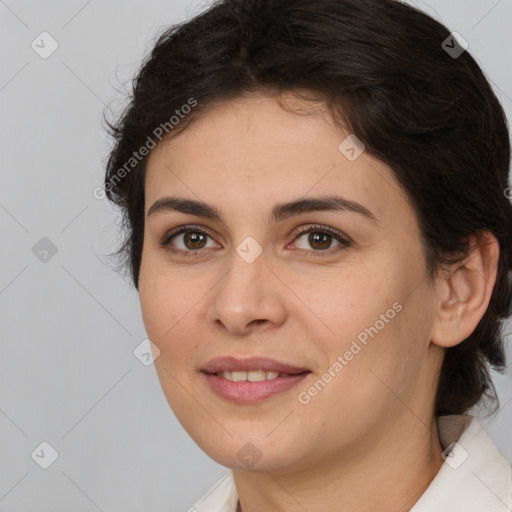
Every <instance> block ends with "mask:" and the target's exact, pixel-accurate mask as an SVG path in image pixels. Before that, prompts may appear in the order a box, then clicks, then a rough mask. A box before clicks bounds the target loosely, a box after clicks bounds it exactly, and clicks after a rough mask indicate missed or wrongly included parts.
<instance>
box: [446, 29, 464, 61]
mask: <svg viewBox="0 0 512 512" xmlns="http://www.w3.org/2000/svg"><path fill="white" fill-rule="evenodd" d="M468 47H469V43H468V42H467V41H466V40H465V39H464V38H463V37H462V36H461V35H460V34H459V33H458V32H452V33H451V34H450V35H449V36H448V37H447V38H446V39H445V40H444V41H443V42H442V43H441V48H442V49H443V50H444V51H445V52H446V53H447V54H448V55H449V56H450V57H451V58H452V59H457V58H458V57H460V56H461V55H462V54H463V53H464V52H465V51H466V50H467V49H468Z"/></svg>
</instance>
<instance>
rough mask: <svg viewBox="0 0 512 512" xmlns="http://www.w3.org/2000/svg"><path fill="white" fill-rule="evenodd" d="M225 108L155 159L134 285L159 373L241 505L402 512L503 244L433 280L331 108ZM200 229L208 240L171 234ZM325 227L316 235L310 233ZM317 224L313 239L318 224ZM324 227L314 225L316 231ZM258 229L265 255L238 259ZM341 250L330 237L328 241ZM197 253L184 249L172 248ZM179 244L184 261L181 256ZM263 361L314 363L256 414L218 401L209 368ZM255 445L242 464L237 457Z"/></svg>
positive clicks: (377, 171) (397, 211)
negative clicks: (181, 208)
mask: <svg viewBox="0 0 512 512" xmlns="http://www.w3.org/2000/svg"><path fill="white" fill-rule="evenodd" d="M282 99H284V100H286V104H287V105H288V106H289V107H291V108H292V109H295V110H297V109H301V111H300V114H298V113H296V112H295V111H293V112H288V111H286V110H284V109H283V108H281V107H280V106H279V104H278V103H277V101H276V99H275V98H273V97H270V96H264V95H255V96H246V97H243V98H239V99H237V100H235V101H230V102H229V103H223V104H221V105H219V106H217V107H215V109H213V110H211V111H209V112H208V113H207V114H206V115H202V116H201V117H200V118H198V119H197V120H196V122H195V123H193V124H191V125H190V126H189V127H187V129H185V130H184V131H183V132H182V133H180V134H179V135H177V136H174V137H173V138H172V139H170V140H168V141H166V143H165V144H164V143H163V144H160V145H158V146H157V147H156V148H155V149H154V150H153V151H152V153H151V155H150V156H149V160H148V164H147V176H146V184H145V202H146V221H145V234H144V245H143V255H142V263H141V269H140V282H139V293H140V301H141V308H142V315H143V320H144V324H145V326H146V330H147V333H148V336H149V338H150V339H151V340H152V342H153V343H154V344H155V345H156V346H157V347H158V348H159V350H160V351H161V353H160V355H159V357H158V358H157V359H156V360H155V366H156V369H157V372H158V377H159V380H160V383H161V386H162V389H163V392H164V394H165V396H166V398H167V400H168V403H169V405H170V406H171V408H172V410H173V411H174V413H175V414H176V416H177V418H178V420H179V421H180V423H181V424H182V425H183V427H184V428H185V429H186V430H187V432H188V433H189V434H190V436H191V437H192V438H193V439H194V440H195V442H196V443H197V444H198V445H199V446H200V447H201V448H202V449H203V450H204V451H205V452H206V453H207V454H208V455H209V456H210V457H211V458H213V459H214V460H215V461H217V462H218V463H220V464H222V465H225V466H227V467H230V468H233V471H234V477H235V483H236V486H237V491H238V494H239V500H240V504H241V508H242V510H243V512H256V511H260V510H266V511H269V512H272V511H299V510H300V511H303V510H307V511H308V512H317V511H322V512H328V511H335V510H336V511H338V512H339V511H351V512H363V511H368V512H369V511H374V510H380V511H381V512H385V511H393V512H396V511H398V510H400V511H407V510H410V508H411V507H412V506H413V505H414V503H415V502H416V501H417V500H418V499H419V497H420V496H421V494H422V493H423V492H424V490H425V489H426V487H427V486H428V485H429V483H430V482H431V480H432V479H433V478H434V476H435V475H436V473H437V472H438V471H439V469H440V466H441V465H442V463H443V462H444V461H443V458H442V456H441V453H442V447H441V445H440V442H439V437H438V432H437V425H436V419H435V416H434V398H435V390H436V387H437V379H438V374H439V369H440V366H441V363H442V360H443V355H444V351H445V348H447V347H450V346H454V345H456V344H457V343H460V342H461V341H463V340H464V339H465V338H466V337H467V336H468V335H469V334H470V333H471V332H472V331H473V330H474V329H475V327H476V325H477V324H478V321H479V320H480V319H481V317H482V316H483V314H484V313H485V310H486V308H487V305H488V303H489V299H490V295H491V292H492V288H493V286H494V281H495V277H496V266H497V260H498V256H499V248H498V243H497V241H496V239H495V238H494V237H492V235H489V234H487V235H485V237H484V239H483V241H484V242H485V243H481V244H476V242H477V240H476V239H475V248H474V250H473V251H472V253H471V255H470V257H469V258H468V259H467V260H466V261H465V262H464V263H463V264H459V265H457V266H454V267H453V268H447V269H444V271H443V272H442V273H441V274H440V276H439V277H438V278H436V280H435V282H433V283H431V282H429V280H428V279H427V271H426V263H425V257H424V254H423V252H422V246H421V242H420V231H419V227H418V224H417V219H416V216H415V214H414V212H413V210H412V208H411V206H410V204H409V203H408V201H407V198H406V196H405V194H404V193H403V191H402V190H401V188H400V186H399V185H398V183H397V182H396V180H395V179H394V177H393V173H392V171H391V169H390V168H389V167H388V166H387V165H385V164H384V163H383V162H381V161H379V160H377V159H375V158H374V157H372V156H371V155H369V153H368V152H366V151H365V152H363V153H362V154H361V155H360V156H359V157H358V158H357V159H356V160H354V161H349V160H348V159H347V158H346V157H345V156H344V155H343V154H342V153H341V152H340V150H339V149H338V145H339V144H340V142H341V141H343V140H344V139H345V137H346V136H347V134H348V133H343V132H342V131H341V130H340V129H339V128H337V127H336V126H335V125H334V123H333V122H332V120H331V119H330V117H329V116H328V114H327V113H326V111H325V110H323V109H322V108H321V107H319V106H318V105H313V104H308V103H306V102H304V101H303V100H300V99H299V98H297V97H295V96H293V95H292V94H287V95H284V96H283V97H282ZM333 191H335V192H336V193H337V194H339V195H341V196H343V197H345V198H347V199H350V200H352V201H357V202H358V203H360V204H362V205H363V206H364V207H366V208H367V209H368V210H370V211H371V212H372V213H373V215H374V216H375V217H376V219H377V222H376V223H373V222H371V221H370V220H368V219H367V218H365V217H364V216H362V215H360V214H358V213H355V212H348V211H317V212H309V213H301V214H299V215H296V216H293V217H291V218H288V219H286V220H282V221H280V222H277V223H273V222H270V221H269V220H268V215H269V212H270V211H271V209H272V207H273V206H274V205H275V204H276V203H282V202H287V201H292V200H296V199H300V198H303V197H304V196H305V197H317V196H325V195H331V194H332V193H333ZM164 196H175V197H180V198H187V199H194V200H201V201H204V202H206V203H208V204H210V205H213V206H215V207H217V208H218V209H220V210H221V211H222V214H223V216H224V221H223V222H219V221H216V220H211V219H205V218H202V217H199V216H195V215H192V214H185V213H181V212H176V211H164V212H160V213H158V214H154V215H152V216H149V217H148V216H147V214H148V211H149V208H150V206H151V205H152V204H153V203H154V202H155V201H156V200H158V199H160V198H162V197H164ZM187 224H194V225H197V226H198V227H197V228H191V229H190V231H191V232H192V233H197V229H198V228H200V229H201V231H203V232H204V233H206V234H207V235H209V236H208V237H206V239H204V241H203V242H202V243H199V244H198V242H197V239H196V241H195V244H196V245H195V246H194V242H192V243H191V242H190V241H189V242H188V244H187V245H185V243H186V240H185V237H184V234H183V233H181V234H178V235H177V236H176V237H174V238H173V239H172V241H171V242H170V245H169V246H167V247H163V246H161V245H160V244H161V242H162V241H163V240H164V239H165V237H166V235H167V234H168V233H169V232H170V230H171V229H173V228H176V227H179V226H185V225H187ZM313 224H320V225H322V226H327V227H330V228H332V229H333V230H336V231H337V232H339V233H340V236H342V237H348V238H349V239H350V240H351V244H350V245H349V246H348V247H347V246H342V247H343V248H342V249H341V250H336V248H339V247H340V243H339V242H338V241H337V240H336V239H335V238H329V237H328V238H327V239H326V240H327V242H326V246H327V249H322V243H323V242H324V240H322V239H320V242H319V243H318V242H317V243H316V244H315V240H312V241H311V237H310V238H309V241H308V236H309V235H308V234H302V235H296V234H295V233H296V231H297V229H298V228H305V229H306V228H308V227H309V226H311V225H313ZM314 231H315V230H314ZM315 232H318V229H316V231H315ZM320 234H321V232H320ZM247 236H251V237H252V238H254V239H255V240H256V241H257V242H258V244H259V245H260V246H261V248H262V249H263V252H262V253H261V254H260V255H259V256H258V257H257V258H256V259H255V260H254V261H253V262H252V263H248V262H247V261H245V260H244V259H243V258H241V257H240V256H239V254H238V253H237V252H236V248H237V246H238V245H239V244H240V243H241V242H242V241H243V240H244V239H245V238H246V237H247ZM329 242H330V244H329ZM194 247H200V250H199V252H198V253H197V254H195V255H192V256H190V255H189V256H186V255H184V254H181V253H180V252H179V251H180V249H181V251H189V253H193V252H194ZM173 249H174V252H173ZM396 302H398V303H399V304H400V305H401V306H402V309H401V311H400V312H399V313H397V314H396V316H395V317H394V318H393V319H392V320H389V321H388V322H387V323H385V326H384V328H382V329H381V330H380V331H379V332H378V334H377V335H376V336H375V337H374V338H369V341H368V343H367V345H366V346H364V347H363V348H362V350H361V351H360V352H358V353H357V355H355V356H354V357H353V359H352V360H350V361H349V362H347V364H346V366H344V368H343V369H342V370H341V371H339V372H338V373H337V374H336V377H334V378H332V379H331V381H330V382H329V383H328V384H327V385H326V386H325V387H324V388H323V389H322V390H321V391H320V392H318V393H317V395H316V396H314V397H312V398H311V400H310V401H309V402H308V403H307V404H304V403H301V402H300V401H299V400H298V394H299V392H303V391H307V390H308V389H309V388H310V387H311V386H312V385H313V384H314V383H315V382H316V381H318V379H319V378H321V376H322V375H323V374H324V373H325V372H326V371H327V370H328V369H329V368H330V367H331V368H332V366H333V363H335V362H336V361H337V358H338V356H339V355H343V354H345V352H346V351H347V350H349V348H350V346H351V343H352V341H353V340H355V339H356V337H357V335H358V334H359V333H361V332H362V331H364V330H365V328H368V327H370V326H374V325H375V323H376V321H377V320H379V318H381V316H380V315H382V314H384V313H386V311H387V310H389V309H390V308H392V305H393V304H394V303H396ZM224 355H232V356H235V357H238V358H245V357H251V356H264V357H270V358H273V359H277V360H279V361H283V362H286V363H290V364H293V365H296V366H300V367H306V368H308V369H310V370H311V374H309V375H308V376H307V377H306V379H305V380H304V381H303V382H301V383H299V385H298V386H297V387H295V388H293V389H291V390H288V391H285V392H282V393H279V394H277V395H274V396H272V397H270V398H268V399H266V400H264V401H262V402H259V403H257V404H252V405H248V404H243V405H242V404H237V403H233V402H230V401H227V400H225V399H223V398H220V397H219V396H217V395H216V394H215V393H213V392H212V391H211V389H210V388H209V386H208V385H207V383H206V381H205V379H204V376H203V374H201V372H200V369H201V368H202V366H203V365H204V363H206V362H207V361H209V360H210V359H212V358H214V357H218V356H224ZM248 442H250V443H252V444H253V445H254V446H255V447H256V448H257V450H258V452H259V453H260V454H261V458H260V459H259V460H258V462H257V463H256V464H255V465H253V466H251V467H249V466H248V465H247V464H245V463H244V462H243V461H242V460H240V459H239V458H238V457H237V453H238V452H239V450H240V449H241V448H242V447H244V446H245V445H246V443H248Z"/></svg>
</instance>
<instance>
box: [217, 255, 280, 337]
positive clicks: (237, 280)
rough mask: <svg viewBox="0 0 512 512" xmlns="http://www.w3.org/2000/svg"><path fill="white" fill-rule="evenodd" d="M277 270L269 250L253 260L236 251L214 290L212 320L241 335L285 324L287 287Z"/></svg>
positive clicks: (219, 325) (218, 326)
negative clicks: (278, 276) (273, 265)
mask: <svg viewBox="0 0 512 512" xmlns="http://www.w3.org/2000/svg"><path fill="white" fill-rule="evenodd" d="M274 272H275V271H272V269H271V268H270V267H269V265H268V262H267V259H266V257H265V252H262V253H261V254H260V255H259V256H258V257H257V258H256V259H255V260H254V261H252V262H251V263H249V262H247V261H245V260H244V259H243V258H242V257H240V256H239V254H238V253H237V252H236V251H233V257H232V258H231V260H230V266H229V269H228V270H227V272H226V273H225V274H224V276H223V277H221V278H220V280H219V281H218V283H217V285H216V286H215V288H214V290H213V292H212V293H213V296H212V297H213V298H212V302H211V305H210V307H209V310H208V314H207V319H208V321H210V322H213V323H214V324H215V325H216V328H221V329H224V330H226V331H227V332H229V333H232V334H237V335H244V334H247V333H249V332H250V331H253V330H255V329H268V328H269V327H271V326H272V327H278V326H279V325H281V324H283V323H284V321H285V319H286V314H287V312H286V307H285V298H286V297H285V293H286V291H285V287H284V286H283V284H282V283H281V282H280V280H279V279H278V278H277V277H276V275H275V273H274Z"/></svg>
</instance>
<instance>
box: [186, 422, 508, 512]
mask: <svg viewBox="0 0 512 512" xmlns="http://www.w3.org/2000/svg"><path fill="white" fill-rule="evenodd" d="M437 426H438V431H439V438H440V441H441V445H442V447H443V450H444V452H443V453H444V455H445V461H444V463H443V465H442V466H441V469H440V470H439V472H438V473H437V475H436V476H435V478H434V479H433V480H432V482H431V483H430V485H429V486H428V488H427V489H426V490H425V492H424V493H423V494H422V496H421V498H420V499H419V500H418V501H417V502H416V504H415V505H414V506H413V507H412V509H411V510H410V512H433V511H435V512H511V511H512V468H511V466H510V464H509V463H508V462H507V460H506V459H505V458H504V457H503V456H502V455H500V453H499V452H498V450H497V449H496V446H495V445H494V444H493V442H492V441H491V439H490V438H489V436H488V435H487V434H486V433H485V431H484V430H483V429H482V427H481V426H480V423H479V421H478V419H477V418H476V417H475V416H471V415H469V414H462V415H453V416H441V417H439V418H438V420H437ZM237 502H238V494H237V491H236V487H235V482H234V479H233V472H232V471H231V470H230V471H228V472H227V473H226V474H225V475H224V476H223V477H222V478H221V479H220V480H218V481H217V482H216V483H215V485H214V486H213V487H212V488H211V489H210V490H209V491H208V492H207V493H206V494H205V495H204V496H203V497H202V498H201V499H200V500H199V501H198V502H197V503H196V504H195V505H194V508H193V509H190V510H195V511H197V512H236V506H237Z"/></svg>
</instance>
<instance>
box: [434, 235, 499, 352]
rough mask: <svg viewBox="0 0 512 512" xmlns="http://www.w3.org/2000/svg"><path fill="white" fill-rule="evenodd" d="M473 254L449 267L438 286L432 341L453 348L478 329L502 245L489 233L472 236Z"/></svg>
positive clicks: (491, 288) (486, 304) (490, 290)
mask: <svg viewBox="0 0 512 512" xmlns="http://www.w3.org/2000/svg"><path fill="white" fill-rule="evenodd" d="M469 242H470V247H471V248H470V253H469V255H468V257H467V258H466V259H465V260H464V262H463V263H462V264H461V263H458V264H456V265H453V266H452V267H450V268H449V269H447V270H448V272H447V273H445V275H444V277H442V278H440V279H441V281H440V282H439V283H438V289H439V303H438V306H437V314H436V318H435V322H434V326H433V331H432V335H431V340H432V342H433V343H434V344H436V345H438V346H440V347H445V348H448V347H453V346H455V345H458V344H459V343H460V342H462V341H464V340H465V339H466V338H467V337H468V336H470V335H471V334H472V333H473V331H474V330H475V329H476V327H477V325H478V323H479V322H480V320H481V319H482V317H483V316H484V314H485V312H486V310H487V307H488V306H489V301H490V300H491V295H492V291H493V289H494V284H495V283H496V274H497V270H498V261H499V255H500V247H499V242H498V240H497V239H496V237H495V236H494V235H493V234H492V233H490V232H489V231H485V232H483V233H482V234H481V235H480V236H475V235H472V236H470V237H469Z"/></svg>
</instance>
